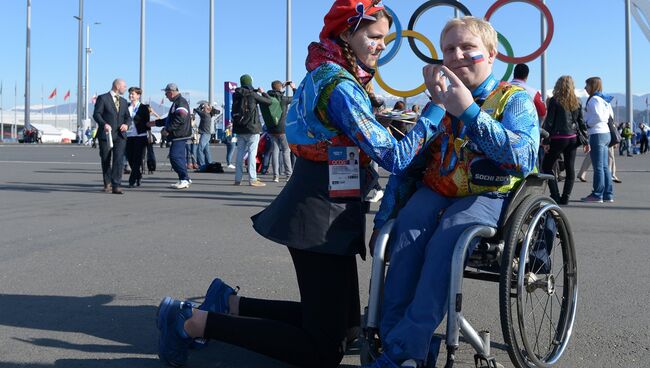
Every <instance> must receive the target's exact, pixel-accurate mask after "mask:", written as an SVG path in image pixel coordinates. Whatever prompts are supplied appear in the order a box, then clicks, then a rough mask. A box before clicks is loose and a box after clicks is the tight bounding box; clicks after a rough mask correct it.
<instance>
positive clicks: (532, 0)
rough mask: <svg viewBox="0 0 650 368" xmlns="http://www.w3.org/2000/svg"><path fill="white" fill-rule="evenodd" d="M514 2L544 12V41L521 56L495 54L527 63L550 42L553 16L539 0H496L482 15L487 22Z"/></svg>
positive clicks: (507, 60)
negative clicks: (498, 10) (546, 26)
mask: <svg viewBox="0 0 650 368" xmlns="http://www.w3.org/2000/svg"><path fill="white" fill-rule="evenodd" d="M514 2H520V3H527V4H530V5H533V6H535V7H536V8H537V9H539V11H541V12H542V14H544V18H546V23H547V24H548V31H547V32H546V36H545V37H544V42H542V45H541V46H540V47H539V48H538V49H537V50H535V51H533V52H532V53H530V54H528V55H526V56H521V57H511V56H506V55H503V54H501V53H498V54H497V59H499V60H501V61H503V62H506V63H511V64H519V63H527V62H529V61H532V60H535V59H537V58H538V57H539V56H540V55H541V54H542V53H543V52H544V51H546V49H547V48H548V45H550V44H551V39H552V38H553V30H554V26H553V16H551V11H550V10H549V9H548V7H547V6H546V5H545V4H544V3H543V2H542V1H541V0H497V1H496V2H495V3H494V4H492V6H490V8H489V9H488V10H487V12H486V13H485V17H484V18H485V20H487V21H488V22H489V21H490V17H491V16H492V15H493V14H494V12H495V11H497V9H499V8H501V7H502V6H504V5H506V4H508V3H514ZM409 28H410V27H409Z"/></svg>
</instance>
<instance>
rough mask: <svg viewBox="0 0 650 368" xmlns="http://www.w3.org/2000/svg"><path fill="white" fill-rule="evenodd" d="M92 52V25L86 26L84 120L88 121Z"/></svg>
mask: <svg viewBox="0 0 650 368" xmlns="http://www.w3.org/2000/svg"><path fill="white" fill-rule="evenodd" d="M91 52H92V50H91V49H90V24H88V25H86V84H85V85H86V87H85V88H84V93H83V100H84V104H85V108H84V120H88V114H89V112H88V111H89V110H88V106H89V102H88V89H89V88H90V85H89V84H88V81H89V80H90V68H88V65H89V62H88V59H90V53H91Z"/></svg>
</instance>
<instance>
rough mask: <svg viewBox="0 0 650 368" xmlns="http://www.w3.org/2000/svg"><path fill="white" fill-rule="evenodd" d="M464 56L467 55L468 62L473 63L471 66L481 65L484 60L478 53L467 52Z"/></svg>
mask: <svg viewBox="0 0 650 368" xmlns="http://www.w3.org/2000/svg"><path fill="white" fill-rule="evenodd" d="M465 54H466V55H467V57H468V58H469V59H470V60H472V63H473V64H478V63H482V62H483V60H485V59H484V58H483V54H482V53H481V52H480V51H469V52H467V53H465Z"/></svg>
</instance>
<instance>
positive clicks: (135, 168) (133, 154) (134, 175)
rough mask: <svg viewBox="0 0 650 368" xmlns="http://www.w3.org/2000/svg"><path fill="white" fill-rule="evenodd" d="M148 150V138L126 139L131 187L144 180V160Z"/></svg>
mask: <svg viewBox="0 0 650 368" xmlns="http://www.w3.org/2000/svg"><path fill="white" fill-rule="evenodd" d="M146 148H147V137H146V136H145V137H129V138H127V139H126V159H127V160H128V161H129V166H131V175H130V176H129V185H133V184H135V182H136V181H137V180H140V179H142V159H143V158H144V152H145V149H146Z"/></svg>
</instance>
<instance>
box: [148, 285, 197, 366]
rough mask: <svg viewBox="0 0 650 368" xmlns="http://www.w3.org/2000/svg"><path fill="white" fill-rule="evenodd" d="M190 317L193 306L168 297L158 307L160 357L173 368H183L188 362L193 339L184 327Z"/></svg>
mask: <svg viewBox="0 0 650 368" xmlns="http://www.w3.org/2000/svg"><path fill="white" fill-rule="evenodd" d="M190 317H192V306H191V305H190V304H188V303H185V302H181V301H180V300H174V299H172V298H171V297H168V296H166V297H164V298H163V300H162V301H161V302H160V305H159V306H158V316H157V321H156V323H157V325H158V329H159V330H160V338H159V339H158V357H159V358H160V360H162V361H163V362H165V363H167V364H169V365H171V366H173V367H181V366H183V365H185V363H186V362H187V357H188V355H189V352H188V349H189V346H190V344H191V343H192V338H191V337H190V336H189V335H188V334H187V333H186V332H185V329H184V327H183V325H184V324H185V321H186V320H188V319H189V318H190Z"/></svg>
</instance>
